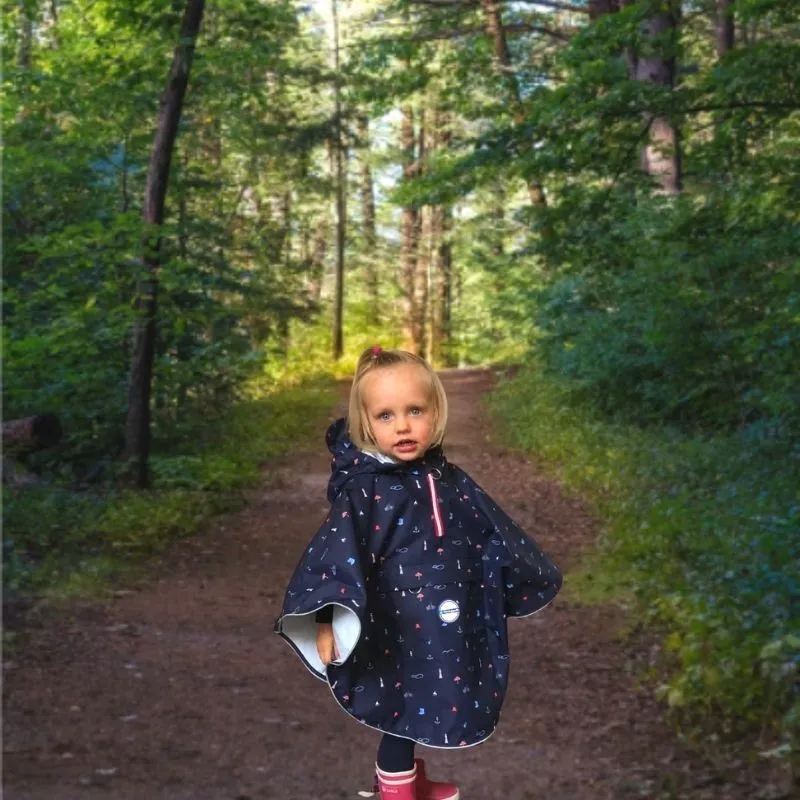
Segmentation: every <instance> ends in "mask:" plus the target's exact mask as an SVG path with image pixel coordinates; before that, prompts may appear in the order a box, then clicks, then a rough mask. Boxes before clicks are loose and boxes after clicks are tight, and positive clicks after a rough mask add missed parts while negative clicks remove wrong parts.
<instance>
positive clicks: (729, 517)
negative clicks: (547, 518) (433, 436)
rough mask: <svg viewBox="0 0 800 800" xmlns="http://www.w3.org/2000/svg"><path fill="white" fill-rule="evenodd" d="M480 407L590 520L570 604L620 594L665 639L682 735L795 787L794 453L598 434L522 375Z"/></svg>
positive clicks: (569, 393) (797, 523)
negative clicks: (586, 555) (590, 539)
mask: <svg viewBox="0 0 800 800" xmlns="http://www.w3.org/2000/svg"><path fill="white" fill-rule="evenodd" d="M487 405H488V408H489V411H490V413H491V414H492V416H493V418H494V420H495V422H496V424H497V428H498V430H499V431H500V432H501V436H502V437H503V439H504V441H505V443H506V444H509V445H512V446H515V447H519V448H521V449H523V450H526V451H528V452H529V453H532V454H535V456H536V457H537V458H539V459H541V460H543V461H544V463H545V464H546V466H547V468H548V469H550V470H552V471H553V472H554V473H555V474H556V475H557V476H558V478H559V479H560V480H561V481H562V482H563V484H564V485H565V486H566V487H567V489H568V490H572V491H576V492H579V493H580V494H581V496H582V497H584V498H586V499H587V500H589V501H590V503H591V504H592V506H593V509H594V511H595V513H596V514H597V515H598V516H599V517H600V519H601V521H602V524H603V533H602V536H601V540H600V542H599V544H598V548H597V551H596V552H595V553H594V554H593V555H592V556H590V559H589V561H587V562H586V563H585V564H584V567H583V568H582V569H578V570H577V571H576V572H575V573H574V574H572V575H570V576H569V578H570V583H571V584H572V589H571V591H572V593H573V595H574V596H575V597H576V598H578V599H581V600H583V601H584V602H589V601H593V602H596V601H602V600H606V601H607V600H609V599H613V598H614V597H618V596H619V594H620V593H621V592H622V593H624V594H625V596H628V597H632V598H633V599H634V609H633V610H634V614H635V615H636V617H637V618H638V619H639V620H641V621H643V622H644V623H646V624H648V625H649V626H651V627H653V628H654V629H656V630H659V631H662V632H663V659H662V664H661V668H660V671H659V674H658V676H655V677H657V681H658V685H657V693H658V695H659V697H661V698H662V699H663V700H664V701H665V702H666V703H667V704H668V705H669V707H670V708H671V709H672V711H673V718H674V719H675V721H676V722H677V723H679V725H680V726H681V729H682V730H683V731H684V732H687V733H693V734H695V738H696V740H700V739H701V738H702V737H708V736H709V735H710V737H711V741H714V740H716V739H729V740H733V739H738V738H739V737H742V736H744V737H745V738H746V739H748V740H749V741H751V742H753V743H754V745H755V748H756V750H757V751H760V755H761V756H762V757H765V758H775V759H778V760H779V761H781V762H782V763H783V764H784V765H786V766H787V767H788V768H789V770H790V771H791V772H793V773H794V774H795V775H797V770H798V744H800V694H798V692H797V681H798V678H800V631H799V630H798V619H797V616H796V614H794V613H793V611H792V608H793V603H794V602H796V599H797V597H798V596H800V570H799V569H798V565H800V505H798V503H797V496H796V487H797V486H798V485H800V453H798V451H797V445H796V443H792V442H786V441H784V440H780V439H776V438H772V437H770V436H769V435H766V434H765V433H764V432H759V431H758V430H756V431H749V432H743V433H741V434H737V435H734V436H725V437H708V438H701V437H689V436H686V435H684V434H680V433H677V432H675V431H672V430H669V429H657V430H642V429H641V428H637V427H634V426H631V425H625V424H622V423H617V422H612V421H609V420H608V419H605V418H603V417H601V416H600V415H599V414H597V413H596V412H595V411H594V410H593V409H592V408H591V407H590V406H589V405H588V403H587V401H586V400H585V399H579V398H577V397H576V394H575V392H574V391H573V390H572V388H571V387H570V385H569V384H568V383H566V382H561V381H559V380H557V379H555V378H553V377H550V376H547V375H544V374H542V373H539V372H536V371H535V370H534V369H533V368H527V369H523V370H522V371H521V372H520V373H519V374H517V375H516V376H515V377H514V378H512V379H511V380H508V381H505V382H501V383H500V384H499V385H498V387H497V388H496V389H495V391H494V392H493V393H492V395H490V397H489V398H488V400H487ZM754 734H755V735H754Z"/></svg>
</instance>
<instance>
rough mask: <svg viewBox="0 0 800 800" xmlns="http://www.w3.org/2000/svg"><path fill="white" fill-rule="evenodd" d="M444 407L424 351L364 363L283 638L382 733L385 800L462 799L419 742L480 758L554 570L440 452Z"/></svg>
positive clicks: (380, 355) (369, 356) (380, 774)
mask: <svg viewBox="0 0 800 800" xmlns="http://www.w3.org/2000/svg"><path fill="white" fill-rule="evenodd" d="M446 423H447V398H446V396H445V393H444V389H443V387H442V384H441V382H440V380H439V378H438V376H437V375H436V373H435V372H434V371H433V370H432V369H431V368H430V367H429V366H428V364H427V363H426V362H425V361H424V360H423V359H421V358H419V357H418V356H415V355H412V354H411V353H406V352H403V351H396V350H382V349H381V348H379V347H375V348H371V349H370V350H367V351H365V352H364V353H363V354H362V356H361V358H360V359H359V362H358V368H357V370H356V375H355V379H354V381H353V387H352V390H351V393H350V406H349V413H348V418H347V420H338V421H337V422H335V423H333V425H331V427H330V428H329V430H328V434H327V443H328V448H329V449H330V451H331V452H332V453H333V462H332V475H331V478H330V483H329V486H328V499H329V500H330V502H331V510H330V514H329V515H328V518H327V519H326V520H325V522H324V524H323V525H322V527H321V528H320V530H319V532H318V533H317V534H316V536H314V538H313V539H312V540H311V542H310V544H309V546H308V548H307V549H306V551H305V554H304V555H303V557H302V558H301V560H300V563H299V564H298V566H297V569H296V570H295V573H294V575H293V577H292V579H291V581H290V583H289V587H288V590H287V592H286V599H285V601H284V606H283V610H282V613H281V616H280V617H279V618H278V620H277V622H276V625H275V630H276V632H277V633H279V634H280V635H281V636H282V637H283V638H284V639H286V641H287V642H288V643H289V644H290V645H291V646H292V647H293V648H294V649H295V651H296V652H297V654H298V655H299V656H300V658H301V659H302V660H303V663H304V664H305V665H306V666H307V667H308V668H309V669H310V670H311V672H312V673H313V674H314V675H315V676H316V677H318V678H320V679H322V680H324V681H326V682H327V683H328V685H329V686H330V689H331V692H332V694H333V696H334V698H335V700H336V702H337V703H338V704H339V706H340V707H341V708H342V709H343V710H344V711H346V712H347V713H348V714H349V715H350V716H352V717H354V718H355V719H357V720H358V721H359V722H362V723H364V724H365V725H368V726H369V727H371V728H375V729H376V730H378V731H381V732H382V733H383V734H384V735H383V738H382V739H381V742H380V745H379V748H378V757H377V774H376V786H375V793H376V795H379V796H380V798H381V800H386V798H391V799H392V800H457V798H458V797H459V792H458V788H457V787H456V786H454V785H453V784H450V783H433V782H431V781H429V780H428V778H427V776H426V775H425V770H424V762H422V761H421V760H420V759H417V760H416V761H415V759H414V746H415V743H419V744H423V745H428V746H429V747H438V748H456V747H470V746H472V745H475V744H478V743H480V742H482V741H484V740H485V739H487V738H488V737H489V736H491V735H492V733H493V732H494V729H495V727H496V726H497V722H498V718H499V714H500V707H501V705H502V703H503V698H504V695H505V691H506V685H507V682H508V666H509V654H508V632H507V630H506V617H507V616H516V617H523V616H528V615H530V614H533V613H535V612H536V611H539V610H540V609H542V608H544V606H546V605H547V604H548V603H549V602H550V601H551V600H552V599H553V597H555V595H556V593H557V592H558V590H559V588H560V587H561V575H560V573H559V571H558V569H557V567H556V566H555V565H554V564H553V563H552V562H551V561H550V560H549V559H548V558H547V557H546V556H545V555H544V554H543V553H542V552H541V551H540V550H539V548H538V547H537V546H536V544H535V543H534V542H533V541H532V540H531V539H529V538H528V537H527V536H526V535H525V534H524V533H523V532H522V531H521V530H520V529H519V528H518V527H517V525H516V524H515V523H514V522H513V521H512V520H511V519H510V518H509V517H508V516H506V514H505V513H504V512H503V511H502V510H501V509H500V508H499V507H498V506H497V505H496V504H495V503H494V502H493V500H492V499H491V498H490V497H489V496H488V495H487V494H485V493H484V492H483V491H482V490H481V489H480V487H479V486H478V485H477V484H476V483H475V482H474V481H473V480H472V479H471V478H470V477H469V476H468V475H467V474H466V473H465V472H464V471H463V470H461V469H459V468H458V467H456V466H455V465H453V464H450V463H449V462H448V461H447V460H446V459H445V457H444V454H443V452H442V448H441V443H442V439H443V437H444V432H445V425H446Z"/></svg>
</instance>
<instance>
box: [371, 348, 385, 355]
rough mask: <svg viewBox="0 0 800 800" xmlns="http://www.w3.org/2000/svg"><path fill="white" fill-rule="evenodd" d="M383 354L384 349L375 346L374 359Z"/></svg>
mask: <svg viewBox="0 0 800 800" xmlns="http://www.w3.org/2000/svg"><path fill="white" fill-rule="evenodd" d="M382 352H383V348H382V347H379V346H375V347H373V348H372V357H373V358H377V357H378V356H379V355H380V354H381V353H382Z"/></svg>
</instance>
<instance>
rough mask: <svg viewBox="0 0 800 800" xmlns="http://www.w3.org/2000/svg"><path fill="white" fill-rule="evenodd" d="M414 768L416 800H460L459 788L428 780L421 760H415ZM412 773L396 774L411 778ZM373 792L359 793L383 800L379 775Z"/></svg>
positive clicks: (450, 784)
mask: <svg viewBox="0 0 800 800" xmlns="http://www.w3.org/2000/svg"><path fill="white" fill-rule="evenodd" d="M414 766H415V767H416V768H417V782H416V786H415V788H416V792H417V793H416V800H459V798H460V797H461V794H460V793H459V791H458V786H455V785H454V784H452V783H436V782H435V781H429V780H428V777H427V775H426V774H425V762H424V761H423V760H422V759H421V758H417V759H415V760H414ZM412 772H413V770H411V771H409V772H399V773H396V774H397V775H398V776H402V775H405V776H409V775H411V774H412ZM383 774H384V775H386V774H387V773H385V772H384V773H383ZM372 792H373V793H372V794H368V793H367V792H359V794H360V795H361V797H380V798H381V800H383V795H381V794H380V781H379V780H378V775H377V773H376V775H375V784H374V786H373V789H372Z"/></svg>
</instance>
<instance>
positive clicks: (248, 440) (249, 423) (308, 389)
mask: <svg viewBox="0 0 800 800" xmlns="http://www.w3.org/2000/svg"><path fill="white" fill-rule="evenodd" d="M336 401H337V390H336V385H335V382H334V380H333V379H332V378H330V377H328V376H315V377H313V378H309V379H306V380H304V381H303V382H302V383H300V384H298V385H295V386H291V387H283V388H281V389H279V390H276V391H274V392H272V393H269V394H261V395H258V396H253V397H251V398H250V399H247V400H243V401H241V402H240V403H238V404H237V405H236V406H234V407H233V408H232V409H230V410H229V411H228V412H227V413H226V415H225V417H224V418H223V419H220V420H216V421H205V422H198V423H197V424H196V425H195V426H194V427H193V429H192V430H190V431H187V432H185V433H184V434H183V436H182V437H181V440H180V441H179V442H177V443H172V445H171V447H170V450H169V452H167V451H166V448H162V452H160V453H159V452H155V453H154V454H153V455H152V456H151V459H150V468H151V475H152V488H151V489H150V490H147V491H135V490H113V489H109V488H108V487H106V488H104V489H95V490H88V491H81V492H76V491H73V490H70V489H69V488H66V487H59V486H54V485H47V486H42V487H30V488H27V489H26V490H25V491H22V492H12V491H10V490H8V489H7V488H5V487H4V493H3V566H4V581H3V583H4V597H5V596H8V595H9V594H11V595H20V596H26V595H36V596H40V597H41V596H49V597H66V596H87V595H93V594H98V593H100V592H103V591H105V590H107V589H108V588H110V585H111V583H112V581H114V580H115V579H118V578H120V577H122V576H123V575H126V574H130V573H132V572H135V571H137V570H139V569H141V568H142V566H143V564H144V562H145V561H146V559H147V558H148V557H150V556H153V555H155V554H157V553H159V552H161V551H162V550H164V549H165V548H166V547H167V546H168V545H169V544H170V543H171V542H173V541H175V540H176V539H178V538H181V537H184V536H189V535H191V534H193V533H194V532H196V531H197V529H198V528H199V527H200V525H201V524H202V523H204V522H205V521H206V520H208V519H209V518H211V517H212V516H214V515H216V514H220V513H223V512H230V511H233V510H235V509H237V508H239V507H241V506H242V505H243V503H244V502H245V495H244V492H243V490H244V489H247V488H249V487H252V486H255V485H257V484H258V483H260V482H261V481H263V480H264V475H263V473H262V469H261V467H262V465H263V464H264V463H268V462H269V461H270V460H271V459H276V458H279V457H281V456H282V455H284V454H288V453H297V452H299V451H302V450H305V449H308V448H310V447H319V445H320V441H321V435H322V434H321V431H322V430H323V429H324V424H325V421H326V419H327V417H328V415H329V414H330V411H331V409H332V408H333V407H334V405H335V404H336Z"/></svg>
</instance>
